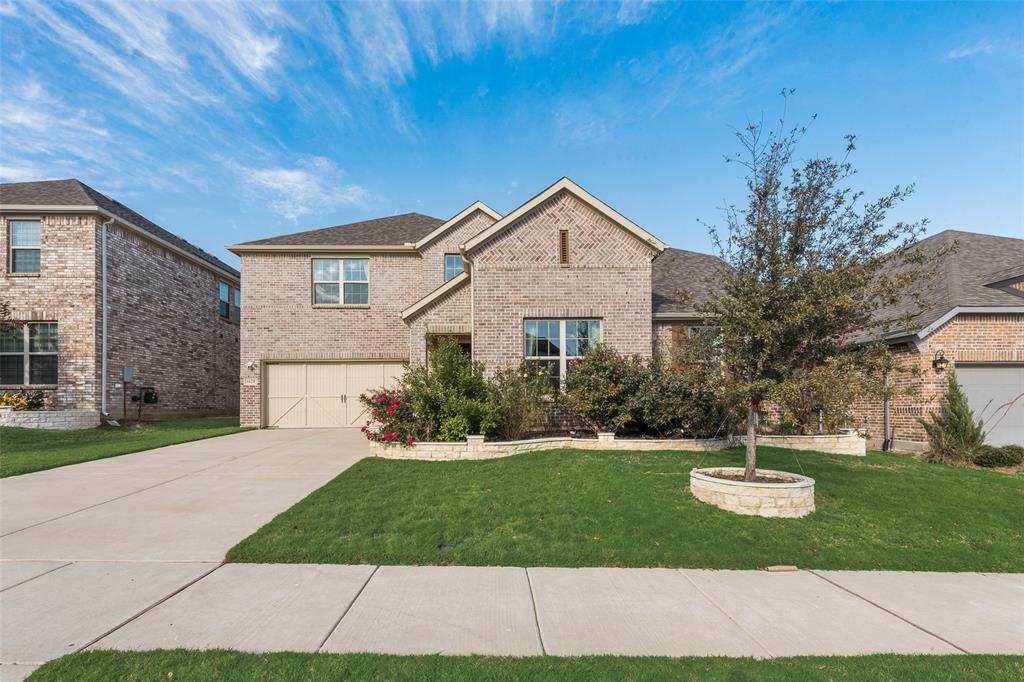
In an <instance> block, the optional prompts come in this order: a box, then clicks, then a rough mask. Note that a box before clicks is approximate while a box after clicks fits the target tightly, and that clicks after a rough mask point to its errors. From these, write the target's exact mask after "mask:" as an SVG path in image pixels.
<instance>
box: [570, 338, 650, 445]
mask: <svg viewBox="0 0 1024 682" xmlns="http://www.w3.org/2000/svg"><path fill="white" fill-rule="evenodd" d="M643 370H644V366H643V360H642V359H641V358H640V356H638V355H630V356H624V355H618V354H617V353H615V351H613V350H611V349H610V348H608V347H607V346H605V345H603V344H599V345H598V346H596V347H594V348H593V349H591V350H590V351H589V352H588V353H587V354H586V355H584V356H583V357H582V358H580V359H579V360H573V361H571V362H570V363H569V367H568V371H567V372H566V377H565V385H564V387H563V389H562V392H561V393H560V394H559V396H558V402H559V404H560V405H561V406H562V407H563V408H564V409H565V410H566V411H568V412H569V414H571V415H572V416H573V417H575V418H576V419H578V420H580V421H582V422H583V423H584V424H586V425H587V426H588V427H590V428H592V429H594V430H595V431H612V432H615V431H622V430H623V429H624V428H625V427H626V426H627V425H629V424H630V422H632V421H633V417H634V410H635V409H636V406H635V403H634V401H635V399H636V396H637V395H638V392H639V388H640V386H641V384H642V382H643V380H644V376H643Z"/></svg>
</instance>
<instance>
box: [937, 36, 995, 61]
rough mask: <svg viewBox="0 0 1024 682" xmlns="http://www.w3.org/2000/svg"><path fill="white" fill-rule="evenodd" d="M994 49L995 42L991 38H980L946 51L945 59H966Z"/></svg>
mask: <svg viewBox="0 0 1024 682" xmlns="http://www.w3.org/2000/svg"><path fill="white" fill-rule="evenodd" d="M994 49H995V44H993V43H992V41H991V40H988V39H987V38H986V39H982V40H979V41H978V42H976V43H974V44H973V45H965V46H963V47H958V48H956V49H954V50H950V51H949V52H947V53H946V59H948V60H950V61H954V60H957V59H967V58H968V57H974V56H976V55H979V54H988V53H989V52H992V50H994Z"/></svg>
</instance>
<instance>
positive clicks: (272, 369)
mask: <svg viewBox="0 0 1024 682" xmlns="http://www.w3.org/2000/svg"><path fill="white" fill-rule="evenodd" d="M401 375H402V364H401V363H399V362H282V363H274V364H270V365H267V388H266V390H267V394H266V395H267V401H266V405H267V419H266V425H267V426H271V427H279V428H293V429H294V428H306V427H309V428H312V427H325V426H328V427H339V426H362V425H363V424H364V423H365V422H366V417H365V415H364V414H363V406H362V405H360V404H359V396H360V394H362V393H364V392H365V391H366V390H367V389H370V388H377V387H380V386H393V385H394V384H395V381H396V379H397V378H398V377H400V376H401Z"/></svg>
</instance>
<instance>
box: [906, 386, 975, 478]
mask: <svg viewBox="0 0 1024 682" xmlns="http://www.w3.org/2000/svg"><path fill="white" fill-rule="evenodd" d="M918 421H920V422H921V426H923V427H924V430H925V431H926V432H927V433H928V440H929V441H930V442H931V457H932V459H934V460H937V461H940V462H944V463H946V464H969V463H971V462H972V461H973V460H974V456H975V455H976V454H977V453H978V452H979V451H980V450H981V446H983V445H984V444H985V429H984V424H983V423H982V421H981V420H980V419H978V420H977V421H975V419H974V412H973V411H972V410H971V406H970V404H969V403H968V402H967V394H966V393H964V390H963V388H961V387H960V382H958V381H957V380H956V372H955V371H953V370H950V371H949V378H948V385H947V387H946V395H945V396H943V398H942V402H941V403H940V404H939V411H938V412H932V414H931V415H930V418H929V419H921V418H918Z"/></svg>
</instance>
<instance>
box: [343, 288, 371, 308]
mask: <svg viewBox="0 0 1024 682" xmlns="http://www.w3.org/2000/svg"><path fill="white" fill-rule="evenodd" d="M369 302H370V285H368V284H360V283H353V282H345V305H366V304H368V303H369Z"/></svg>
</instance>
